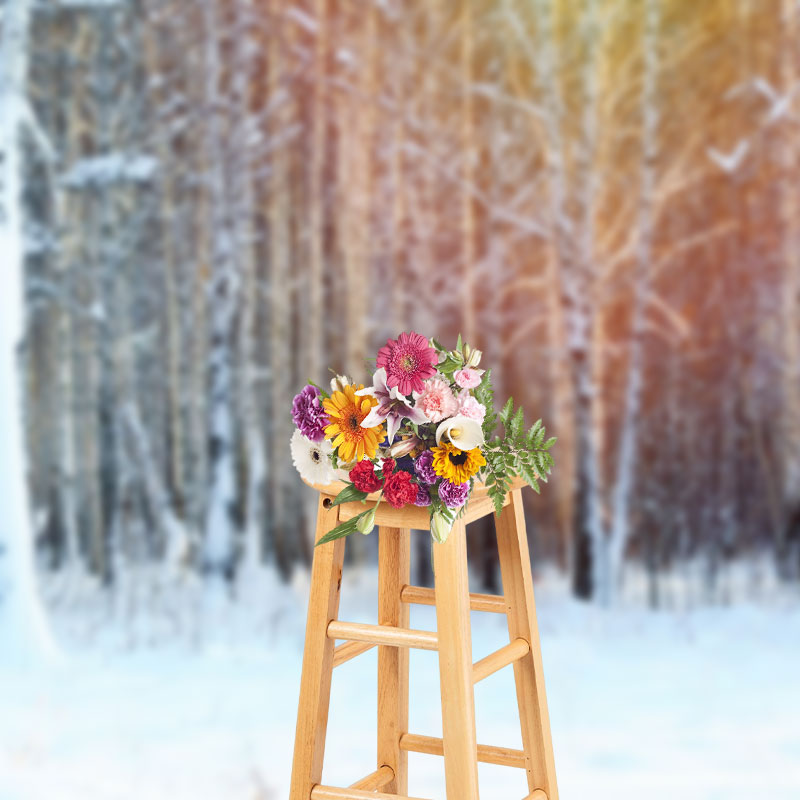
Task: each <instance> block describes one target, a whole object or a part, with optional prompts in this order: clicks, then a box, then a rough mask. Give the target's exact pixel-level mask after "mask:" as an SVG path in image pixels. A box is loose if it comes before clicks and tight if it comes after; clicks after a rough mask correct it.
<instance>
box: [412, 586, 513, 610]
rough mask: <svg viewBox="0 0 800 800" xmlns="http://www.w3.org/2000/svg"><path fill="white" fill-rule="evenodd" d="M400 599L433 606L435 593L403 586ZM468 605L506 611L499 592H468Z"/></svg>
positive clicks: (430, 590) (477, 608)
mask: <svg viewBox="0 0 800 800" xmlns="http://www.w3.org/2000/svg"><path fill="white" fill-rule="evenodd" d="M400 599H401V600H402V601H403V602H404V603H415V604H416V605H420V606H435V605H436V595H435V592H434V591H433V589H426V588H425V587H424V586H404V587H403V588H402V590H401V591H400ZM469 607H470V608H471V609H472V610H473V611H490V612H491V613H493V614H505V613H506V599H505V597H503V596H502V595H499V594H479V593H477V592H470V595H469Z"/></svg>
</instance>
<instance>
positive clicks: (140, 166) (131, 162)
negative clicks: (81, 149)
mask: <svg viewBox="0 0 800 800" xmlns="http://www.w3.org/2000/svg"><path fill="white" fill-rule="evenodd" d="M157 169H158V161H157V159H155V158H153V157H152V156H147V155H137V154H130V153H109V154H107V155H100V156H89V157H87V158H82V159H80V160H79V161H77V162H75V164H73V165H72V166H71V167H70V168H69V169H68V170H67V171H66V172H65V173H64V174H63V175H62V176H61V184H62V185H63V186H66V187H67V188H69V189H84V188H89V187H92V186H107V185H108V184H111V183H119V182H128V183H146V182H147V181H149V180H152V178H153V176H154V175H155V174H156V170H157Z"/></svg>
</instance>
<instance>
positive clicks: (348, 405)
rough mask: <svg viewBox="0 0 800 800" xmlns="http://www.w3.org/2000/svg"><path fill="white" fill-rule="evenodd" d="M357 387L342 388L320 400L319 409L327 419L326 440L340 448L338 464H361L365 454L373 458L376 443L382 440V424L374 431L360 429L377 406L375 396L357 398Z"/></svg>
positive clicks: (359, 386) (361, 386)
mask: <svg viewBox="0 0 800 800" xmlns="http://www.w3.org/2000/svg"><path fill="white" fill-rule="evenodd" d="M363 388H364V386H363V384H359V385H358V386H354V385H350V386H345V387H344V388H343V389H342V391H336V392H334V393H333V394H332V395H331V396H330V397H328V398H326V399H325V400H323V401H322V407H323V408H324V409H325V412H326V413H327V415H328V416H329V417H330V420H331V421H330V424H329V425H326V426H325V438H326V439H333V441H332V442H331V444H332V445H333V446H334V447H337V448H339V450H338V455H339V461H343V462H350V461H354V460H355V461H360V460H361V459H362V458H363V457H364V456H365V455H366V456H367V457H369V458H375V452H376V451H377V449H378V444H379V443H380V442H381V441H383V436H384V432H383V424H381V425H377V426H376V427H374V428H362V427H361V422H362V420H363V419H364V418H365V417H366V416H367V414H369V412H370V409H371V408H372V407H373V406H375V405H377V404H378V401H377V400H376V399H375V398H374V397H370V396H366V397H357V396H356V392H357V391H359V390H360V389H363Z"/></svg>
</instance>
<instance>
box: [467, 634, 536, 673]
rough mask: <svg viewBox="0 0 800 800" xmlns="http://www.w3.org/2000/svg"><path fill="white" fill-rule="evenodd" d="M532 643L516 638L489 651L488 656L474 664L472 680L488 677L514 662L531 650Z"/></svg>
mask: <svg viewBox="0 0 800 800" xmlns="http://www.w3.org/2000/svg"><path fill="white" fill-rule="evenodd" d="M530 649H531V648H530V645H529V644H528V642H527V641H526V640H525V639H514V641H513V642H510V643H509V644H507V645H506V646H505V647H501V648H500V649H499V650H495V652H494V653H489V655H488V656H486V658H482V659H481V660H480V661H476V662H475V664H473V666H472V680H473V682H474V683H477V682H478V681H482V680H483V679H484V678H488V677H489V676H490V675H493V674H494V673H495V672H497V671H498V670H500V669H502V668H503V667H507V666H508V665H509V664H513V663H514V662H515V661H518V660H519V659H520V658H522V657H523V656H526V655H528V653H529V652H530Z"/></svg>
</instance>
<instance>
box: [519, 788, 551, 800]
mask: <svg viewBox="0 0 800 800" xmlns="http://www.w3.org/2000/svg"><path fill="white" fill-rule="evenodd" d="M522 800H547V792H545V791H544V789H534V790H533V791H532V792H531V793H530V794H529V795H526V796H525V797H523V798H522Z"/></svg>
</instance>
